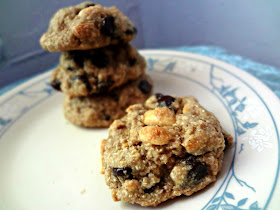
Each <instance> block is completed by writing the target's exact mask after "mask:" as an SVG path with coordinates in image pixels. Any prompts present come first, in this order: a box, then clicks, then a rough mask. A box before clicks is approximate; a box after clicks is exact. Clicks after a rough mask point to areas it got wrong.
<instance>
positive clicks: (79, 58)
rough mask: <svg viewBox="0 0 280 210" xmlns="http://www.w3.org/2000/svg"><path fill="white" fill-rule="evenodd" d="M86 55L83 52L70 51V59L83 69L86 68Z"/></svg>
mask: <svg viewBox="0 0 280 210" xmlns="http://www.w3.org/2000/svg"><path fill="white" fill-rule="evenodd" d="M84 54H85V53H84V52H82V51H78V50H75V51H70V52H69V58H70V59H73V60H74V62H75V63H76V64H77V65H78V66H79V67H81V68H83V67H84V57H85V55H84Z"/></svg>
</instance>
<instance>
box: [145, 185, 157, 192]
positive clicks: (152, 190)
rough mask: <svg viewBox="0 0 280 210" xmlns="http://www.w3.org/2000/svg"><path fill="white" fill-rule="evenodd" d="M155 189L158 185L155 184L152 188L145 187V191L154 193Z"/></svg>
mask: <svg viewBox="0 0 280 210" xmlns="http://www.w3.org/2000/svg"><path fill="white" fill-rule="evenodd" d="M155 189H156V185H154V186H152V187H150V188H146V189H144V193H152V192H154V191H155Z"/></svg>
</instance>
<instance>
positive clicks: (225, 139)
mask: <svg viewBox="0 0 280 210" xmlns="http://www.w3.org/2000/svg"><path fill="white" fill-rule="evenodd" d="M224 141H225V149H226V148H227V146H228V139H227V137H226V136H224Z"/></svg>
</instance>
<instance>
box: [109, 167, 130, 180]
mask: <svg viewBox="0 0 280 210" xmlns="http://www.w3.org/2000/svg"><path fill="white" fill-rule="evenodd" d="M131 173H132V169H131V168H130V167H123V168H113V175H114V176H116V177H123V178H125V179H132V178H133V176H132V174H131Z"/></svg>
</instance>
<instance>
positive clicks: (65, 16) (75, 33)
mask: <svg viewBox="0 0 280 210" xmlns="http://www.w3.org/2000/svg"><path fill="white" fill-rule="evenodd" d="M136 33H137V30H136V28H135V27H134V25H133V24H132V22H131V21H130V20H129V19H128V18H127V17H126V16H124V14H123V13H121V12H120V11H119V10H118V9H117V8H116V7H110V8H105V7H102V6H101V5H99V4H95V3H92V2H88V1H87V2H83V3H81V4H78V5H75V6H71V7H66V8H63V9H60V10H58V11H57V12H56V13H55V14H54V16H53V17H52V19H51V20H50V24H49V28H48V30H47V32H46V33H44V34H43V35H42V37H41V39H40V44H41V46H42V47H43V48H44V49H45V50H48V51H50V52H54V51H69V50H88V49H94V48H99V47H104V46H108V45H111V44H117V43H120V42H129V41H131V40H132V39H133V38H134V37H135V35H136Z"/></svg>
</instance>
